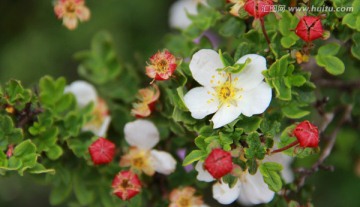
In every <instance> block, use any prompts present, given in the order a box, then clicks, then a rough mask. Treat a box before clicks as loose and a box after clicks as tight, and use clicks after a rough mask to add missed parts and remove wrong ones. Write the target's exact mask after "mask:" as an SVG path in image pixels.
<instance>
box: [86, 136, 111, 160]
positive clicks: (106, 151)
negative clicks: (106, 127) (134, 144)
mask: <svg viewBox="0 0 360 207" xmlns="http://www.w3.org/2000/svg"><path fill="white" fill-rule="evenodd" d="M88 150H89V153H90V156H91V159H92V161H93V163H94V164H95V165H102V164H107V163H109V162H111V161H112V160H113V158H114V155H115V144H114V143H112V142H111V141H109V140H107V139H105V138H102V137H100V138H99V139H97V140H96V141H95V142H93V143H92V144H91V145H90V146H89V149H88Z"/></svg>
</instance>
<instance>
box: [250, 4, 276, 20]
mask: <svg viewBox="0 0 360 207" xmlns="http://www.w3.org/2000/svg"><path fill="white" fill-rule="evenodd" d="M272 5H273V1H272V0H247V1H246V2H245V5H244V9H245V11H246V12H247V13H248V14H249V15H250V16H253V17H255V18H261V17H263V16H265V15H267V14H269V13H270V12H271V10H272Z"/></svg>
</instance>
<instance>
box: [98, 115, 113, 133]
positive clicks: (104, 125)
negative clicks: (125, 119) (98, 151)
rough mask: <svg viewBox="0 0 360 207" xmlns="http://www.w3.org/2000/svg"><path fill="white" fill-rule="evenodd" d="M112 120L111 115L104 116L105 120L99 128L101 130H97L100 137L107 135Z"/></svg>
mask: <svg viewBox="0 0 360 207" xmlns="http://www.w3.org/2000/svg"><path fill="white" fill-rule="evenodd" d="M110 122H111V116H106V117H104V120H103V122H102V125H101V128H100V129H99V131H98V132H97V135H98V136H99V137H105V135H106V132H107V130H108V128H109V125H110Z"/></svg>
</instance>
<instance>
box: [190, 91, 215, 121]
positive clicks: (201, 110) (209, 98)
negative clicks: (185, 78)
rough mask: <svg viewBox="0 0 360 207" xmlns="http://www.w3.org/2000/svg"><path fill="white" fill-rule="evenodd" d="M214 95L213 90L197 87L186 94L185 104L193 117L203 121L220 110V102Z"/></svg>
mask: <svg viewBox="0 0 360 207" xmlns="http://www.w3.org/2000/svg"><path fill="white" fill-rule="evenodd" d="M214 93H215V91H214V89H212V88H208V89H206V88H204V87H196V88H193V89H191V90H190V91H189V92H188V93H187V94H185V96H184V102H185V105H186V106H187V107H188V109H189V110H190V112H191V116H192V117H194V118H195V119H202V118H204V117H205V116H207V115H209V114H212V113H215V111H217V110H218V106H219V101H218V99H217V98H216V97H214V96H213V95H212V94H214Z"/></svg>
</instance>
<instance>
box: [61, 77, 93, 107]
mask: <svg viewBox="0 0 360 207" xmlns="http://www.w3.org/2000/svg"><path fill="white" fill-rule="evenodd" d="M65 93H72V94H74V96H75V98H76V101H77V103H78V105H79V106H80V107H84V106H86V105H87V104H89V103H90V102H94V103H95V104H96V102H97V93H96V90H95V88H94V86H92V85H91V84H90V83H88V82H86V81H74V82H73V83H72V84H71V85H69V86H67V87H66V88H65Z"/></svg>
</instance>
